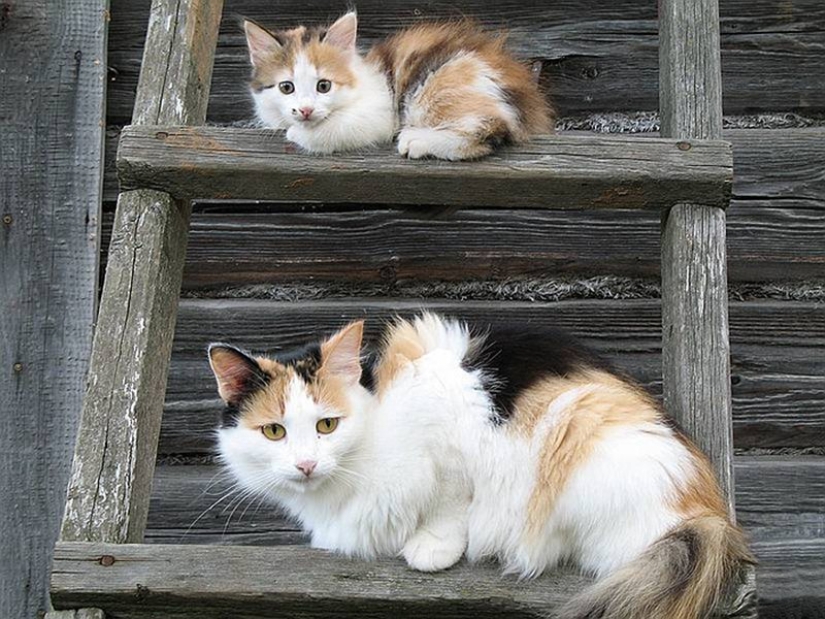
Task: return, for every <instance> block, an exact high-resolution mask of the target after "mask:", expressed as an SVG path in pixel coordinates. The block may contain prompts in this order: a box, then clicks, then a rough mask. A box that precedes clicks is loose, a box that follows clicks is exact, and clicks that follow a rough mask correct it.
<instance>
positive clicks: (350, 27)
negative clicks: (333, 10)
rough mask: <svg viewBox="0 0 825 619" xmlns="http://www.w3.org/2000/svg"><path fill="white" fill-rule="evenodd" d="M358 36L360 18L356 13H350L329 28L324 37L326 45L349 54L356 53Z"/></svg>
mask: <svg viewBox="0 0 825 619" xmlns="http://www.w3.org/2000/svg"><path fill="white" fill-rule="evenodd" d="M357 34H358V16H357V15H356V14H355V11H350V12H349V13H347V14H346V15H344V16H343V17H340V18H338V21H336V22H335V23H334V24H332V25H331V26H330V27H329V29H328V30H327V33H326V34H325V35H324V43H329V44H330V45H334V46H335V47H340V48H341V49H343V50H344V51H347V52H354V51H355V39H356V35H357Z"/></svg>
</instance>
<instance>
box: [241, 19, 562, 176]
mask: <svg viewBox="0 0 825 619" xmlns="http://www.w3.org/2000/svg"><path fill="white" fill-rule="evenodd" d="M357 28H358V20H357V17H356V14H355V13H354V12H350V13H347V14H346V15H344V16H343V17H341V18H340V19H338V20H337V21H336V22H335V23H333V24H332V25H331V26H329V27H328V28H306V27H304V26H299V27H297V28H294V29H292V30H285V31H279V32H269V31H267V30H266V29H264V28H262V27H261V26H259V25H257V24H255V23H253V22H251V21H248V20H247V21H245V22H244V30H245V32H246V40H247V46H248V49H249V58H250V62H251V64H252V68H253V74H252V81H251V83H250V87H251V91H252V97H253V100H254V102H255V110H256V115H257V117H258V120H259V121H260V122H261V123H262V124H263V125H265V126H268V127H272V128H276V129H283V128H285V129H286V136H287V139H288V140H290V141H292V142H295V143H296V144H298V145H299V146H301V147H302V148H303V149H304V150H306V151H309V152H313V153H332V152H338V151H346V150H353V149H358V148H362V147H367V146H372V145H376V144H381V143H386V142H390V141H391V140H392V138H393V135H394V134H395V132H396V130H397V129H400V132H399V133H398V152H399V153H400V154H401V155H403V156H406V157H409V158H411V159H419V158H423V157H435V158H439V159H449V160H461V159H476V158H479V157H483V156H485V155H488V154H490V153H491V152H493V150H494V149H495V148H496V146H498V145H499V144H503V143H521V142H525V141H526V140H527V139H528V138H529V137H530V136H531V135H535V134H540V133H549V132H550V131H551V128H552V126H553V111H552V109H551V107H550V105H549V104H548V103H547V100H546V99H545V97H544V96H543V95H542V94H541V92H540V91H539V88H538V85H537V84H536V80H535V79H534V78H533V76H532V74H531V71H530V70H529V68H528V67H527V66H526V65H524V64H523V63H521V62H519V61H517V60H516V59H515V58H514V57H513V56H512V55H511V53H510V52H509V51H508V50H507V48H506V46H505V43H506V42H505V38H504V36H502V35H498V36H497V35H493V34H491V33H488V32H485V31H483V30H482V29H481V28H479V27H478V26H477V25H476V24H475V23H474V22H471V21H469V20H463V21H455V22H442V23H429V24H422V25H417V26H413V27H411V28H408V29H406V30H403V31H401V32H399V33H397V34H395V35H394V36H391V37H390V38H388V39H386V40H385V41H383V42H381V43H378V44H377V45H376V46H374V47H373V48H372V49H371V50H370V52H369V53H368V54H367V55H366V57H362V56H361V55H360V54H359V53H358V51H357V49H356V35H357Z"/></svg>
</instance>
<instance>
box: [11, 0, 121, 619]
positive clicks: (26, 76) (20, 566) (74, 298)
mask: <svg viewBox="0 0 825 619" xmlns="http://www.w3.org/2000/svg"><path fill="white" fill-rule="evenodd" d="M106 4H107V3H106V2H105V1H104V0H82V1H78V2H73V3H72V4H71V6H69V3H67V2H53V1H47V0H29V1H27V2H4V3H2V5H0V93H1V94H0V133H2V138H0V222H1V223H0V360H2V368H1V369H0V557H2V560H0V617H8V618H10V619H11V618H18V617H21V618H22V617H26V618H29V617H35V616H37V615H38V614H39V613H43V612H45V611H46V610H47V609H48V573H49V568H50V565H51V556H52V548H53V546H54V542H55V540H56V538H57V528H58V523H59V520H60V515H61V513H62V510H63V503H64V500H65V496H66V495H65V487H66V482H67V480H68V476H69V467H70V463H71V454H72V446H73V445H74V435H75V432H76V429H77V421H78V416H79V411H80V405H81V400H82V397H83V389H84V378H85V375H86V367H87V363H88V359H89V350H90V348H91V341H92V325H93V322H94V315H95V304H96V297H97V281H96V280H97V272H98V248H99V239H100V236H99V227H100V195H101V186H102V178H101V167H102V160H103V153H102V148H103V129H102V127H103V121H104V115H105V110H104V108H105V90H106V88H105V86H106V84H105V66H106V56H105V54H106V32H107V21H106V19H105V13H104V8H105V7H106Z"/></svg>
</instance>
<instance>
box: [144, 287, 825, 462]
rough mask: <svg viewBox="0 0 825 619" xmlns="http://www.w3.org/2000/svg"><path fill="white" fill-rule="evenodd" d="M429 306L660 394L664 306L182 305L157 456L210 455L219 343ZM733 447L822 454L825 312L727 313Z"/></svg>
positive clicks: (375, 319) (276, 338)
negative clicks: (518, 329) (552, 328)
mask: <svg viewBox="0 0 825 619" xmlns="http://www.w3.org/2000/svg"><path fill="white" fill-rule="evenodd" d="M424 306H426V307H429V308H431V309H433V310H436V311H441V312H444V313H447V314H451V315H457V316H461V317H464V318H468V319H471V320H478V321H480V322H492V323H498V324H502V323H513V324H527V323H531V322H532V323H542V324H553V325H558V326H561V327H565V328H568V329H570V330H572V331H573V333H575V334H576V335H577V336H579V337H581V338H582V339H583V341H585V342H586V343H588V344H589V345H590V346H592V347H594V348H596V349H598V350H600V351H601V352H602V353H603V354H605V355H606V356H608V357H609V358H610V359H612V360H613V361H614V362H616V363H617V365H619V366H620V367H622V368H624V369H626V370H627V371H628V372H630V373H631V374H632V375H633V376H635V377H636V378H637V379H638V380H640V381H641V382H642V383H643V384H645V385H646V386H647V387H648V388H650V389H651V390H652V391H653V392H654V393H657V394H658V393H660V391H661V357H660V348H661V315H660V310H659V303H658V301H656V300H624V301H599V300H588V301H563V302H559V303H524V302H483V301H460V302H459V301H427V302H424V301H409V300H407V301H405V300H394V301H386V300H382V299H369V298H368V299H359V300H338V301H306V302H299V303H288V302H274V301H264V300H192V299H184V300H182V302H181V305H180V313H179V317H178V323H177V330H176V335H175V341H174V344H173V354H172V369H171V374H170V377H169V386H168V390H167V394H166V408H165V412H164V418H163V427H162V429H161V443H160V448H159V451H160V453H162V454H175V453H208V452H210V451H211V450H212V447H213V442H212V441H213V437H212V434H211V432H212V430H213V428H214V427H215V423H216V420H217V416H218V412H219V410H220V408H221V407H220V402H219V400H218V399H217V395H216V391H215V385H214V379H213V377H212V374H211V372H210V370H209V366H208V364H207V361H206V354H205V350H206V346H207V344H208V343H209V342H211V341H229V342H234V343H236V344H238V345H240V346H244V347H247V348H249V349H251V350H255V351H257V352H275V351H276V350H278V349H283V348H288V347H290V346H296V345H298V344H300V343H302V342H304V341H305V340H306V339H307V338H311V337H312V336H313V333H315V334H317V333H319V332H323V331H328V330H331V329H334V328H336V327H338V326H340V325H341V324H343V323H344V322H345V321H347V320H350V319H353V318H368V323H367V327H368V335H369V336H373V337H374V336H375V335H376V333H377V331H378V330H379V329H380V322H381V320H382V319H386V318H388V317H391V316H392V315H394V314H395V313H397V312H401V313H411V312H415V311H417V310H418V309H420V308H422V307H424ZM730 316H731V349H732V360H731V365H732V386H733V415H734V438H735V445H736V447H739V448H746V447H806V446H811V445H815V446H821V445H823V444H825V313H823V312H822V308H821V306H820V305H818V304H816V303H805V302H780V301H753V302H734V303H732V304H731V306H730Z"/></svg>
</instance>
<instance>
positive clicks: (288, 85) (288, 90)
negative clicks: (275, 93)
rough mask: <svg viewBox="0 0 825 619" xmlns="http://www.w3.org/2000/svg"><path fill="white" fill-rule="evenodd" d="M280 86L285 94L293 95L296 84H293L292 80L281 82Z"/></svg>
mask: <svg viewBox="0 0 825 619" xmlns="http://www.w3.org/2000/svg"><path fill="white" fill-rule="evenodd" d="M278 88H279V89H280V91H281V92H282V93H284V94H285V95H291V94H292V93H293V92H295V84H293V83H292V82H281V83H280V84H278Z"/></svg>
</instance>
